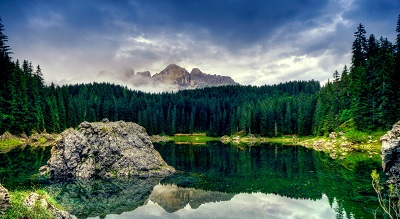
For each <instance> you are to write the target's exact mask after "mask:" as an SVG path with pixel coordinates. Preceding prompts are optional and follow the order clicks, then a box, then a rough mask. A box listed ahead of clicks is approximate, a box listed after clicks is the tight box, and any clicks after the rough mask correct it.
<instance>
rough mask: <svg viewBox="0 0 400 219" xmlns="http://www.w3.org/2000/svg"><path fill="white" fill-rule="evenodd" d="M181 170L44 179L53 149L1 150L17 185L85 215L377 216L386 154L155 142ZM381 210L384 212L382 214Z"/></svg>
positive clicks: (0, 162) (5, 173) (5, 178)
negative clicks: (374, 177) (161, 174)
mask: <svg viewBox="0 0 400 219" xmlns="http://www.w3.org/2000/svg"><path fill="white" fill-rule="evenodd" d="M154 146H155V148H156V149H157V150H158V151H159V152H160V154H161V156H162V157H163V158H164V160H165V161H166V162H167V163H168V164H169V165H172V166H174V167H175V168H176V170H177V173H176V174H174V175H172V176H169V177H166V178H150V179H125V180H124V179H119V180H108V181H105V180H90V181H79V182H63V183H53V184H46V183H43V182H42V183H39V182H38V181H37V180H36V179H37V178H36V177H35V174H36V173H37V169H38V168H39V167H40V166H41V165H43V164H44V163H45V162H46V161H47V159H48V158H49V156H50V153H49V149H45V150H44V149H40V148H36V149H33V148H30V147H27V148H25V149H20V148H19V149H14V150H13V151H11V152H9V153H7V154H0V180H1V182H2V183H3V184H4V186H5V187H8V188H9V189H10V190H13V189H18V188H22V187H24V186H32V185H33V186H39V187H44V188H45V189H47V190H48V192H49V194H50V195H51V196H53V197H54V198H55V199H56V200H57V201H58V202H59V203H60V204H61V205H62V206H63V207H64V208H65V209H67V210H68V211H69V212H71V213H72V214H73V215H76V216H77V217H78V218H115V219H117V218H119V219H122V218H324V219H325V218H327V219H329V218H356V219H358V218H374V212H375V210H376V209H378V207H379V205H378V204H377V203H378V202H377V199H376V198H375V197H376V195H375V193H374V191H373V189H372V187H371V178H370V173H371V171H372V170H373V169H377V170H380V169H381V167H380V161H379V160H367V161H365V160H364V161H360V162H358V163H354V162H352V163H348V162H346V161H338V160H333V159H331V158H330V157H329V155H327V154H325V153H322V152H317V151H314V150H311V149H307V148H304V147H299V146H283V145H280V144H263V145H258V146H252V147H249V146H243V147H237V146H234V145H230V144H226V145H225V144H222V143H220V142H208V143H207V144H206V145H180V144H174V143H163V144H154ZM379 216H380V215H378V217H379Z"/></svg>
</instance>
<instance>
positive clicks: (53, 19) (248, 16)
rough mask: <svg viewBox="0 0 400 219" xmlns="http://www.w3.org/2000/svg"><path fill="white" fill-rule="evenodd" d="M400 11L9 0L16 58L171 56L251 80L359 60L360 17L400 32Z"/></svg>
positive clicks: (149, 63) (145, 60)
mask: <svg viewBox="0 0 400 219" xmlns="http://www.w3.org/2000/svg"><path fill="white" fill-rule="evenodd" d="M399 13H400V1H399V0H280V1H267V0H201V1H194V0H145V1H140V0H118V1H111V0H110V1H108V0H71V1H61V0H31V1H25V0H12V1H0V16H1V17H2V18H3V23H4V25H5V29H6V31H5V34H6V35H8V36H9V38H10V42H9V45H10V46H11V48H12V50H13V51H14V55H13V56H15V57H14V58H19V59H29V60H31V61H32V62H33V63H34V64H35V65H36V64H40V65H41V67H42V70H43V71H44V73H45V78H46V80H57V81H70V82H72V80H75V81H73V82H87V81H90V80H93V77H96V75H97V74H98V72H99V71H102V70H106V71H110V72H115V71H116V70H117V69H119V68H125V67H128V68H134V69H135V71H144V70H149V71H151V73H152V74H154V73H156V72H158V71H160V70H161V69H163V68H164V67H165V66H166V65H168V64H171V63H175V64H179V65H182V67H185V68H188V69H190V68H193V67H198V68H200V69H201V70H203V71H206V72H213V73H216V74H222V75H229V76H231V77H233V78H234V79H235V80H238V82H239V83H241V84H255V85H261V84H265V83H279V82H282V81H283V80H295V79H296V80H304V79H311V78H314V79H317V80H320V81H324V80H326V79H328V78H330V77H331V75H332V72H333V71H334V70H339V71H341V69H342V68H343V66H344V65H345V64H347V65H350V55H349V54H350V52H351V44H352V41H353V38H354V36H353V33H354V32H355V31H356V28H357V25H358V24H359V23H363V24H364V25H365V26H366V30H367V35H369V34H371V33H374V34H375V36H376V37H377V38H379V37H380V36H381V35H383V36H384V37H386V36H387V37H388V38H389V40H391V41H392V42H393V41H394V36H395V27H396V21H397V16H398V14H399ZM84 76H86V79H85V80H86V81H84ZM79 80H81V81H79Z"/></svg>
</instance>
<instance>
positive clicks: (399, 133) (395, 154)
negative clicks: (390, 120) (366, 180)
mask: <svg viewBox="0 0 400 219" xmlns="http://www.w3.org/2000/svg"><path fill="white" fill-rule="evenodd" d="M380 141H381V142H382V149H381V156H382V168H383V171H384V172H385V173H386V174H387V175H388V176H389V179H388V181H389V182H390V183H400V121H399V122H397V123H396V124H394V125H393V128H392V130H390V131H388V132H387V133H386V134H385V135H384V136H382V137H381V139H380Z"/></svg>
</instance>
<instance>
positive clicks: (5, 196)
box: [0, 184, 11, 215]
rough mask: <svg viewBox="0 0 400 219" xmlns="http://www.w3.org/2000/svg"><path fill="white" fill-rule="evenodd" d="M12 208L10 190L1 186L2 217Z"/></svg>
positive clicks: (0, 203) (0, 205) (0, 211)
mask: <svg viewBox="0 0 400 219" xmlns="http://www.w3.org/2000/svg"><path fill="white" fill-rule="evenodd" d="M9 207H11V199H10V194H9V193H8V190H7V189H6V188H4V187H3V186H2V185H1V184H0V215H2V214H3V213H4V212H6V210H7V209H8V208H9Z"/></svg>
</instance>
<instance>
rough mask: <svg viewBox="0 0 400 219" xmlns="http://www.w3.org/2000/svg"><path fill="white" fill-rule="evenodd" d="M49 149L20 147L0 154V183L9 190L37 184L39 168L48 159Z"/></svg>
mask: <svg viewBox="0 0 400 219" xmlns="http://www.w3.org/2000/svg"><path fill="white" fill-rule="evenodd" d="M50 149H51V148H50V147H46V148H43V147H31V146H29V145H28V146H22V147H17V148H14V149H13V150H11V151H9V152H7V153H5V154H0V183H1V184H3V186H4V187H6V188H7V189H9V190H12V189H14V188H17V187H20V186H27V187H29V188H30V187H32V185H36V184H38V183H39V177H38V173H39V168H40V167H41V166H43V165H45V164H46V162H47V160H48V159H49V158H50Z"/></svg>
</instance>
